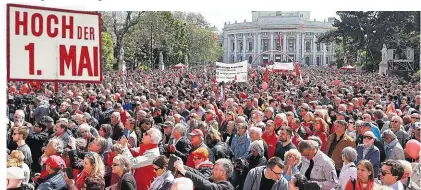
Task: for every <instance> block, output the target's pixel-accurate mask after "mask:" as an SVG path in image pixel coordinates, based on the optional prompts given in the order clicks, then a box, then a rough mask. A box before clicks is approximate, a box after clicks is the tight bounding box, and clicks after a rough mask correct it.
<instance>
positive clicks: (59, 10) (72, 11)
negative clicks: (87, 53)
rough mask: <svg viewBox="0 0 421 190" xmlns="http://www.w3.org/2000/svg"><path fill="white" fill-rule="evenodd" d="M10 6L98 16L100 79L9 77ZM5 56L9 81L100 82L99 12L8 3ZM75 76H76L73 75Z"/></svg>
mask: <svg viewBox="0 0 421 190" xmlns="http://www.w3.org/2000/svg"><path fill="white" fill-rule="evenodd" d="M10 7H19V8H27V9H37V10H45V11H57V12H66V13H77V14H85V15H86V14H87V15H97V16H98V20H99V22H98V28H99V31H100V32H99V49H100V51H99V57H100V59H99V61H100V62H99V65H100V67H99V70H100V71H99V72H100V79H99V81H97V80H48V79H47V80H43V79H19V78H10ZM6 28H7V31H6V51H7V52H6V53H7V54H6V57H7V61H6V62H7V82H9V81H24V82H30V81H39V82H68V83H102V81H103V78H102V64H103V63H102V25H101V13H94V12H88V11H77V10H69V9H60V8H52V7H41V6H32V5H22V4H14V3H8V4H7V5H6ZM75 78H77V77H75Z"/></svg>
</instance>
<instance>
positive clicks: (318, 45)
mask: <svg viewBox="0 0 421 190" xmlns="http://www.w3.org/2000/svg"><path fill="white" fill-rule="evenodd" d="M317 51H318V52H319V51H320V43H317Z"/></svg>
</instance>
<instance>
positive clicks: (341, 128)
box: [334, 120, 348, 136]
mask: <svg viewBox="0 0 421 190" xmlns="http://www.w3.org/2000/svg"><path fill="white" fill-rule="evenodd" d="M334 125H335V133H336V135H337V136H342V135H343V134H345V131H346V128H347V126H348V123H347V122H346V121H345V120H336V121H335V123H334Z"/></svg>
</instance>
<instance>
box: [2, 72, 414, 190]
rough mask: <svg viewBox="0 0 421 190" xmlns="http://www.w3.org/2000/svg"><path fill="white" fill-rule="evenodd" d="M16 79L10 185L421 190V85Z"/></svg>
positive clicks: (333, 76) (263, 77) (367, 77)
mask: <svg viewBox="0 0 421 190" xmlns="http://www.w3.org/2000/svg"><path fill="white" fill-rule="evenodd" d="M300 74H301V75H302V76H301V77H298V76H297V74H296V73H290V72H270V73H268V71H265V70H264V69H261V68H250V70H249V77H248V82H244V83H236V82H227V83H224V82H221V83H218V82H216V79H215V70H214V68H212V67H196V68H189V69H184V70H165V71H156V70H154V71H126V72H106V73H104V82H103V83H102V84H67V83H60V84H59V86H58V90H59V91H58V92H54V85H52V84H49V83H42V84H41V83H36V82H31V83H24V82H10V83H9V84H8V98H9V99H8V106H7V108H8V115H7V118H8V120H7V125H8V133H7V153H8V159H7V167H8V168H7V173H6V177H7V182H8V186H7V188H8V189H39V190H47V189H48V190H50V189H58V190H60V189H69V190H70V189H71V190H76V189H79V190H80V189H86V190H103V189H119V190H120V189H121V190H168V189H171V190H192V189H196V190H206V189H215V190H216V189H218V190H234V189H235V190H243V189H244V190H269V189H271V190H287V189H290V190H303V189H309V190H313V189H314V190H316V189H323V190H331V189H338V190H353V189H356V190H371V189H394V190H404V189H409V190H416V189H417V190H419V189H420V185H421V179H420V175H421V165H420V164H419V155H420V148H421V144H420V129H421V123H420V111H419V110H420V103H421V96H420V95H419V90H420V82H419V80H418V79H415V78H412V79H411V80H410V81H404V80H403V79H401V78H398V77H390V76H389V77H388V76H382V75H378V74H375V73H360V72H355V73H354V72H345V71H339V70H336V69H331V68H302V69H301V73H300Z"/></svg>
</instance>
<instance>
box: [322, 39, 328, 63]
mask: <svg viewBox="0 0 421 190" xmlns="http://www.w3.org/2000/svg"><path fill="white" fill-rule="evenodd" d="M322 47H323V58H322V60H323V63H322V64H323V66H326V64H327V63H326V44H325V43H323V46H322Z"/></svg>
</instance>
